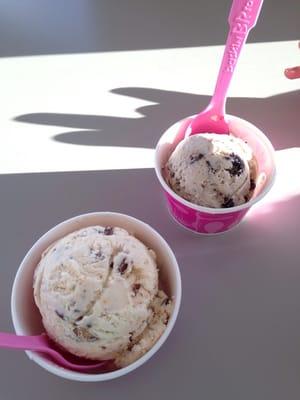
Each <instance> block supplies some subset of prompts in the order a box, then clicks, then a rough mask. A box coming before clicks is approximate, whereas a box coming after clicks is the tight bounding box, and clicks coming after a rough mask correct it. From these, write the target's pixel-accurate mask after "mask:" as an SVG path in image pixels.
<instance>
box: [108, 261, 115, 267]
mask: <svg viewBox="0 0 300 400" xmlns="http://www.w3.org/2000/svg"><path fill="white" fill-rule="evenodd" d="M113 267H114V262H113V261H111V263H110V264H109V268H110V269H113Z"/></svg>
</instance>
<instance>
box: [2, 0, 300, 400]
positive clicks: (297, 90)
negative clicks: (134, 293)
mask: <svg viewBox="0 0 300 400" xmlns="http://www.w3.org/2000/svg"><path fill="white" fill-rule="evenodd" d="M0 4H1V14H0V37H1V41H0V71H1V91H0V104H1V113H0V128H1V148H0V201H1V203H0V204H1V207H0V221H1V224H0V235H1V240H0V254H1V266H0V311H1V312H0V327H1V330H3V331H12V330H13V325H12V322H11V316H10V293H11V287H12V283H13V279H14V276H15V274H16V271H17V269H18V266H19V265H20V262H21V260H22V258H23V257H24V255H25V254H26V252H27V251H28V249H29V248H30V247H31V245H32V244H33V243H34V242H35V241H36V240H37V239H38V238H39V237H40V236H41V235H42V234H43V233H44V232H46V231H47V230H48V229H49V228H51V227H52V226H54V225H55V224H57V223H59V222H60V221H62V220H64V219H67V218H70V217H72V216H75V215H78V214H82V213H86V212H91V211H116V212H122V213H125V214H129V215H132V216H134V217H137V218H139V219H141V220H143V221H145V222H147V223H149V224H150V225H151V226H152V227H154V228H155V229H156V230H157V231H158V232H160V233H161V234H162V236H163V237H164V238H165V239H166V240H167V241H168V243H169V244H170V246H171V247H172V249H173V250H174V252H175V255H176V257H177V260H178V263H179V266H180V270H181V275H182V283H183V299H182V305H181V309H180V313H179V317H178V320H177V322H176V325H175V328H174V330H173V331H172V333H171V335H170V337H169V338H168V340H167V342H166V343H165V345H164V346H163V347H162V348H161V349H160V351H159V352H158V353H157V354H156V355H155V356H154V357H153V358H152V359H151V360H149V361H148V362H147V363H146V364H145V365H144V366H142V367H141V368H139V369H137V370H135V371H134V372H132V373H130V374H129V375H126V376H124V377H122V378H119V379H117V380H114V381H109V382H99V383H85V384H84V383H79V382H71V381H67V380H63V379H61V378H59V377H56V376H53V375H51V374H49V373H48V372H46V371H45V370H43V369H41V368H40V367H39V366H38V365H36V364H34V363H33V362H31V361H30V360H29V359H28V358H27V357H26V355H25V354H24V353H22V352H17V351H9V350H3V349H1V351H0V354H1V355H0V369H1V378H0V399H1V400H2V399H3V400H12V399H14V400H15V399H18V398H20V397H21V396H22V398H23V399H31V400H37V399H40V397H41V395H42V397H43V399H44V400H48V399H49V400H50V399H53V398H55V397H57V398H64V399H65V400H69V399H74V398H78V399H81V398H84V399H86V400H90V399H98V398H99V396H101V398H108V399H110V398H111V399H115V398H118V397H119V398H122V399H130V400H134V399H140V398H141V397H142V398H143V399H144V400H147V399H152V398H153V396H158V397H160V396H161V397H162V396H163V397H164V398H165V399H166V400H167V399H170V400H171V399H172V400H173V399H174V400H175V399H182V398H183V397H185V398H189V399H193V398H203V399H207V400H210V399H213V400H217V399H223V400H225V399H226V400H227V399H228V400H241V399H242V400H248V399H249V400H253V399H255V400H271V399H272V400H277V399H278V400H282V399H289V400H294V399H295V400H296V399H297V400H298V399H299V397H300V380H299V371H300V290H299V287H300V262H299V259H300V242H299V220H300V198H299V195H300V181H299V172H298V171H299V169H300V135H299V134H300V132H299V100H300V99H299V95H300V82H299V81H289V80H287V79H286V78H285V77H284V76H283V70H284V68H286V67H287V66H293V65H297V64H299V63H300V62H299V60H300V52H299V51H298V49H297V40H296V39H298V37H299V12H300V4H299V3H298V2H296V1H294V0H287V1H285V2H282V1H281V2H280V1H277V0H273V1H272V2H270V1H269V2H267V1H266V2H265V4H264V6H263V10H262V15H261V18H260V19H259V21H258V23H257V26H256V28H255V29H254V31H253V32H251V34H250V37H249V41H248V44H247V45H246V48H245V49H244V50H243V53H242V55H241V58H240V61H239V65H238V67H237V71H236V75H235V77H234V79H233V82H232V86H231V88H230V92H229V96H230V98H229V99H228V103H227V111H228V112H229V113H230V114H234V115H238V116H241V117H242V118H245V119H247V120H249V121H251V122H252V123H254V124H255V125H257V126H258V127H259V128H260V129H262V130H263V131H264V132H265V133H266V135H267V136H268V138H269V139H270V140H271V141H272V143H273V145H274V147H275V150H276V162H277V179H276V182H275V184H274V187H273V189H272V190H271V192H270V193H269V194H268V195H267V197H266V198H265V199H264V200H263V201H262V202H261V203H260V204H258V205H257V206H255V207H253V209H252V210H251V211H250V212H249V213H248V215H247V217H246V219H245V221H244V222H243V223H242V224H241V225H240V226H239V227H237V228H236V229H234V230H232V231H231V232H228V233H226V234H223V235H218V236H209V237H204V236H196V235H193V234H191V233H188V232H187V231H185V230H183V229H182V228H180V227H179V226H178V225H177V224H175V222H173V220H171V218H170V216H169V214H168V212H167V210H166V207H165V204H164V198H163V194H162V193H161V190H160V187H159V184H158V182H157V179H156V176H155V173H154V169H153V164H154V163H153V155H154V148H155V145H156V143H157V141H158V139H159V137H160V135H161V134H162V132H163V131H164V130H165V129H166V128H167V127H168V126H170V125H171V124H172V123H174V122H175V121H178V120H179V119H181V118H183V117H185V116H187V115H192V114H194V113H196V112H198V111H199V110H201V109H203V108H204V107H205V106H206V105H207V103H208V101H209V98H210V96H211V94H212V91H213V88H214V82H215V79H216V75H217V72H218V68H219V63H220V59H221V56H222V50H223V44H224V42H225V38H226V32H227V22H226V20H227V15H228V12H229V8H230V1H228V0H226V1H223V2H211V1H209V0H201V1H200V0H199V1H196V0H195V1H192V0H188V1H186V2H185V3H184V5H185V8H184V10H183V7H182V2H179V1H177V0H173V1H171V0H165V1H164V2H162V1H151V2H147V1H144V0H140V1H138V0H128V1H126V2H116V1H109V0H103V1H89V2H82V1H80V0H76V1H66V2H60V1H58V0H55V1H51V0H44V1H41V2H37V1H34V0H24V1H22V2H18V1H16V0H13V1H1V2H0Z"/></svg>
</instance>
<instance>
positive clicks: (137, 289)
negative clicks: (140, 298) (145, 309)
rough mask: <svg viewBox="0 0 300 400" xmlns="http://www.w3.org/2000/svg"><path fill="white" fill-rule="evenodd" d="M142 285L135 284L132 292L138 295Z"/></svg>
mask: <svg viewBox="0 0 300 400" xmlns="http://www.w3.org/2000/svg"><path fill="white" fill-rule="evenodd" d="M140 287H141V284H140V283H135V284H134V285H132V290H133V293H134V294H135V295H136V294H137V292H138V291H139V290H140Z"/></svg>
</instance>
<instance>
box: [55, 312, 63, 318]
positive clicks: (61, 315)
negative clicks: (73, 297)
mask: <svg viewBox="0 0 300 400" xmlns="http://www.w3.org/2000/svg"><path fill="white" fill-rule="evenodd" d="M55 314H56V315H57V316H58V317H59V318H60V319H65V316H64V314H63V313H61V312H59V311H57V310H55Z"/></svg>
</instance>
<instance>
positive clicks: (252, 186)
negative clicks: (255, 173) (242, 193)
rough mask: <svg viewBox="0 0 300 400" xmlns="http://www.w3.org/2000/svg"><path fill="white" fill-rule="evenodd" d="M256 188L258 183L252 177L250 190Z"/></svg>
mask: <svg viewBox="0 0 300 400" xmlns="http://www.w3.org/2000/svg"><path fill="white" fill-rule="evenodd" d="M255 188H256V183H255V180H254V179H250V190H254V189H255Z"/></svg>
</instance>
